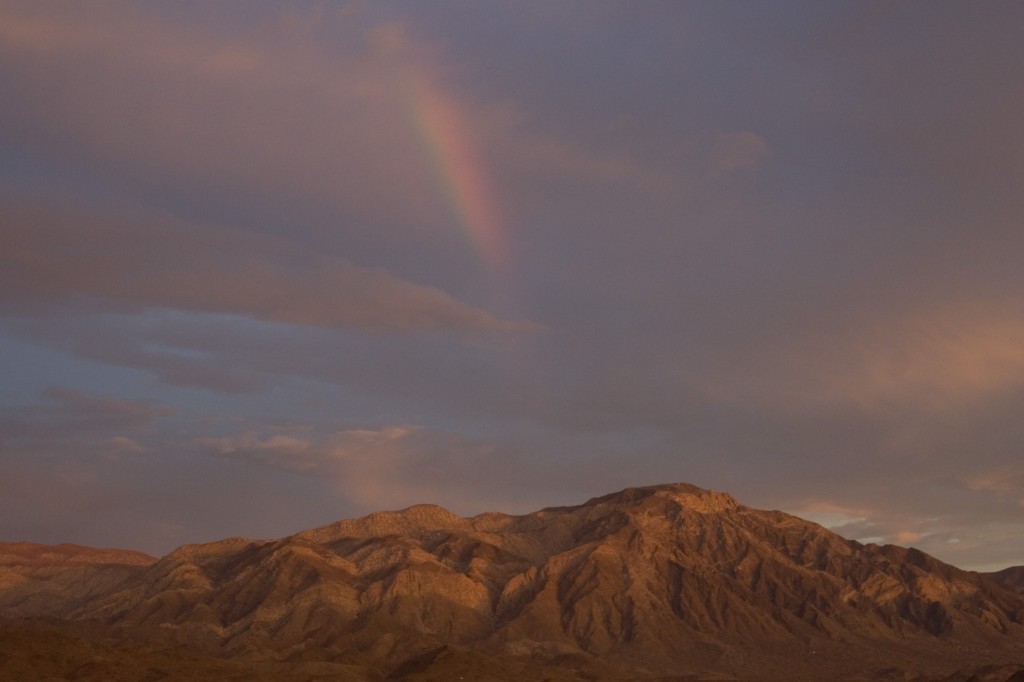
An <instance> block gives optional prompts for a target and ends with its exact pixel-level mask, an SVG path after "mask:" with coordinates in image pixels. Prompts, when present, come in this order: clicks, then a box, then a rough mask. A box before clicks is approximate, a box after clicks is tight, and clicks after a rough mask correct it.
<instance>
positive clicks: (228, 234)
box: [0, 201, 538, 337]
mask: <svg viewBox="0 0 1024 682" xmlns="http://www.w3.org/2000/svg"><path fill="white" fill-rule="evenodd" d="M0 220H2V222H3V223H4V225H5V230H4V232H3V234H2V235H0V246H2V249H0V302H2V303H3V304H6V306H7V307H8V309H9V310H12V311H14V312H17V313H21V314H29V315H32V314H40V313H43V314H45V313H46V312H48V311H50V312H54V311H65V310H67V309H72V310H74V309H77V308H80V307H84V308H86V309H88V308H89V307H90V306H95V307H96V308H97V309H98V310H100V311H115V312H133V311H137V310H139V309H146V308H170V309H176V310H186V311H195V312H208V313H209V312H215V313H229V314H238V315H248V316H251V317H254V318H256V319H261V320H271V321H277V322H286V323H290V324H297V325H312V326H318V327H326V328H355V329H359V330H362V331H369V332H453V333H456V334H460V335H462V336H464V337H469V336H474V335H480V334H486V333H500V334H508V333H522V332H529V331H535V330H536V329H537V328H538V326H537V325H535V324H533V323H530V322H525V321H505V320H500V319H498V318H495V317H494V316H492V315H490V314H488V313H486V312H484V311H482V310H479V309H476V308H472V307H470V306H467V305H465V304H462V303H460V302H458V301H456V300H455V299H453V298H452V297H450V296H448V295H447V294H445V293H443V292H441V291H439V290H437V289H434V288H431V287H426V286H421V285H417V284H413V283H411V282H407V281H404V280H401V279H398V278H396V277H393V276H392V275H390V274H388V273H387V272H386V271H384V270H381V269H375V268H365V267H360V266H357V265H353V264H351V263H349V262H346V261H344V260H342V259H340V258H336V257H330V256H323V255H319V254H317V253H316V252H314V251H312V250H311V249H308V248H304V247H301V246H298V245H297V244H295V243H292V242H289V241H287V240H284V239H280V238H275V237H271V236H265V235H259V234H254V233H250V232H245V231H242V230H238V229H233V228H227V227H219V226H211V225H195V224H191V223H187V222H185V221H182V220H178V219H176V218H174V217H172V216H168V215H165V214H157V213H155V212H152V211H147V210H143V209H141V208H138V207H132V206H118V207H104V208H102V209H99V210H97V209H95V208H93V207H88V208H87V207H84V206H81V205H78V206H68V205H63V206H53V205H49V204H47V203H43V202H34V203H29V202H11V201H8V202H3V203H0ZM71 245H73V246H71Z"/></svg>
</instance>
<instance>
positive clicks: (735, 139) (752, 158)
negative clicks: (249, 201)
mask: <svg viewBox="0 0 1024 682" xmlns="http://www.w3.org/2000/svg"><path fill="white" fill-rule="evenodd" d="M767 154H768V143H767V142H765V141H764V139H763V138H762V137H760V136H759V135H757V134H755V133H752V132H749V131H743V132H738V133H723V134H721V135H717V136H716V137H715V138H714V140H713V141H712V144H711V161H710V162H711V169H712V171H714V172H716V173H733V172H736V171H740V170H745V169H748V168H753V167H754V166H756V165H757V164H758V163H759V162H760V161H761V159H762V158H764V156H765V155H767Z"/></svg>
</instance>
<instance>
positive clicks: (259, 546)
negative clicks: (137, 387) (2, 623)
mask: <svg viewBox="0 0 1024 682" xmlns="http://www.w3.org/2000/svg"><path fill="white" fill-rule="evenodd" d="M0 547H2V546H0ZM8 547H9V546H8ZM9 553H10V552H9V551H8V553H7V554H5V553H3V552H0V568H2V570H4V571H5V573H3V574H2V575H10V574H11V571H15V569H12V568H10V566H8V565H7V564H10V563H12V562H7V564H5V563H3V558H4V557H6V556H8V554H9ZM143 556H144V555H139V556H135V557H132V560H133V561H134V562H135V563H131V562H130V561H127V560H123V561H120V562H119V561H118V559H117V558H116V556H114V557H113V558H112V560H111V561H110V562H109V563H102V564H92V565H76V566H74V567H69V568H64V569H62V570H58V569H53V571H52V572H51V573H49V574H47V575H46V576H45V577H43V578H39V579H33V580H31V581H30V580H16V581H11V580H8V581H7V582H5V583H0V616H3V617H5V618H9V619H10V618H22V619H24V618H28V617H34V618H40V617H47V618H58V619H60V621H59V622H58V623H57V624H56V625H53V627H58V628H65V630H67V628H72V630H68V631H69V632H72V634H71V635H68V634H67V633H66V632H65V630H61V632H62V633H63V634H61V635H60V636H62V637H72V639H73V641H79V640H78V639H74V638H82V637H85V638H87V639H88V638H90V637H92V638H95V637H97V636H99V635H96V634H95V633H102V636H103V637H105V638H107V639H105V640H104V641H105V642H107V643H108V644H107V645H109V646H117V647H122V650H123V648H124V647H129V648H130V650H131V651H132V652H134V653H132V656H134V657H135V658H137V657H138V656H145V655H152V656H158V655H159V652H161V651H164V650H165V649H166V648H167V647H171V646H184V647H185V648H186V649H187V650H188V651H191V652H193V655H194V656H196V657H199V658H197V661H198V662H197V663H196V665H197V666H202V665H207V663H204V662H203V661H207V660H221V659H224V658H225V657H227V658H228V659H230V660H231V661H234V663H232V665H237V666H243V667H244V666H249V667H248V668H246V672H245V674H246V675H253V674H257V672H258V671H256V672H254V671H255V670H256V668H259V669H260V670H268V671H269V670H272V671H273V672H272V674H273V675H274V676H276V677H274V679H291V678H289V677H288V675H292V674H295V675H297V677H295V679H311V678H312V675H313V673H312V672H310V671H311V670H314V669H315V670H317V671H319V672H317V673H316V674H317V675H324V676H333V677H325V678H324V679H351V680H383V679H394V680H406V679H407V680H418V679H424V680H425V679H434V678H435V677H439V676H440V677H443V676H451V675H455V676H456V677H457V676H458V675H459V674H461V675H463V676H465V677H466V679H473V678H474V676H476V678H478V679H479V678H480V676H481V675H482V676H484V677H487V678H488V679H510V680H511V679H538V680H541V679H595V678H596V679H609V680H612V679H623V680H625V679H664V678H667V677H668V676H676V677H675V679H680V678H679V676H682V675H689V676H691V678H692V679H701V678H707V679H711V678H714V679H730V678H731V679H779V680H782V679H822V678H824V677H831V678H834V679H876V678H878V677H879V676H883V677H889V678H892V679H896V678H899V679H950V680H952V679H968V677H969V674H968V673H967V672H963V671H964V670H965V669H966V668H970V667H972V666H973V667H976V668H977V667H979V666H989V669H988V670H989V672H990V673H991V674H992V675H995V677H992V678H991V679H1009V678H1010V676H1012V675H1014V674H1015V673H1016V672H1017V671H1018V670H1019V669H1024V666H1021V665H1019V664H1021V663H1022V662H1024V591H1021V590H1019V589H1016V588H1014V587H1013V586H1012V585H1001V584H999V583H997V582H996V581H993V580H991V579H989V578H988V577H985V576H981V575H979V574H977V573H972V572H966V571H962V570H959V569H957V568H954V567H952V566H949V565H947V564H944V563H942V562H940V561H938V560H936V559H934V558H932V557H930V556H928V555H926V554H924V553H923V552H920V551H918V550H915V549H907V548H903V547H897V546H892V545H887V546H877V545H861V544H860V543H857V542H854V541H850V540H846V539H844V538H842V537H840V536H838V535H836V534H834V533H831V532H829V531H828V530H826V529H824V528H822V527H821V526H819V525H817V524H814V523H811V522H809V521H805V520H803V519H800V518H797V517H795V516H791V515H789V514H785V513H783V512H779V511H763V510H756V509H751V508H749V507H746V506H743V505H741V504H739V503H738V502H737V501H736V500H735V499H733V498H732V497H731V496H730V495H728V494H726V493H722V492H714V491H709V490H704V489H701V488H698V487H696V486H693V485H689V484H684V483H680V484H668V485H658V486H649V487H638V488H627V489H625V490H622V491H619V492H616V493H612V494H609V495H603V496H600V497H595V498H593V499H590V500H588V501H587V502H585V503H583V504H580V505H577V506H570V507H557V508H547V509H542V510H539V511H537V512H534V513H531V514H526V515H521V516H511V515H506V514H500V513H493V512H492V513H485V514H481V515H479V516H475V517H471V518H463V517H459V516H457V515H455V514H452V513H451V512H449V511H448V510H445V509H443V508H442V507H438V506H435V505H417V506H414V507H410V508H408V509H405V510H401V511H391V512H378V513H375V514H371V515H369V516H365V517H362V518H359V519H352V520H344V521H339V522H337V523H334V524H330V525H328V526H323V527H321V528H315V529H311V530H307V531H303V532H300V533H297V534H295V535H293V536H290V537H287V538H282V539H279V540H270V541H257V540H246V539H242V538H232V539H228V540H223V541H220V542H215V543H209V544H203V545H187V546H184V547H181V548H179V549H177V550H175V551H174V552H171V553H170V554H168V555H167V556H165V557H163V558H161V559H159V560H158V561H156V560H152V558H147V559H148V560H147V559H144V558H142V557H143ZM12 565H13V564H12ZM15 572H16V571H15ZM19 623H20V625H18V627H21V628H22V630H19V632H21V633H22V636H27V635H24V632H25V631H26V630H25V628H27V627H28V626H27V625H26V622H25V621H19ZM34 623H35V624H34V625H32V628H37V629H38V627H39V626H38V622H36V621H34ZM8 627H12V626H11V625H10V624H9V625H8ZM29 630H31V628H29ZM32 631H35V630H32ZM111 638H112V639H111ZM89 641H93V639H89ZM110 642H113V644H110ZM69 646H70V645H69ZM139 652H143V653H139ZM147 652H148V653H147ZM0 654H2V652H0ZM203 657H208V658H203ZM0 660H3V656H2V655H0ZM209 665H213V664H212V663H210V664H209ZM253 666H255V667H256V668H254V667H253ZM260 666H262V667H260ZM979 669H980V668H979ZM958 670H959V671H961V672H960V673H958V672H957V671H958ZM0 671H2V668H0ZM302 671H305V672H302ZM481 671H487V672H486V674H484V673H483V672H481ZM992 671H994V672H992ZM1004 673H1005V676H1003V674H1004ZM107 674H108V675H109V674H111V671H109V670H108V671H107ZM239 674H242V673H239ZM260 674H262V673H260ZM268 674H270V673H268ZM958 674H959V675H962V676H963V675H967V677H961V678H958V677H956V676H957V675H958ZM970 674H974V673H970ZM986 674H989V673H986ZM302 675H307V677H302ZM1000 676H1003V677H1002V678H1001V677H1000ZM111 679H113V678H111ZM197 679H198V678H197Z"/></svg>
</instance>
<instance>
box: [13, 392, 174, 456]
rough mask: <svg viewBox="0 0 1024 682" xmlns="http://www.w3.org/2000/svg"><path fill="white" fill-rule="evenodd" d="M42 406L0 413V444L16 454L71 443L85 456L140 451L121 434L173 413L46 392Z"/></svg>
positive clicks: (146, 403)
mask: <svg viewBox="0 0 1024 682" xmlns="http://www.w3.org/2000/svg"><path fill="white" fill-rule="evenodd" d="M43 397H44V398H45V399H46V402H45V403H43V404H40V405H19V406H9V407H4V408H2V409H0V444H2V445H3V447H4V448H10V449H18V448H22V447H25V446H26V445H31V446H32V448H33V449H34V450H37V451H44V450H45V447H44V446H45V445H46V444H52V443H55V442H58V441H67V440H73V441H74V442H75V443H77V444H78V445H80V446H82V448H83V451H85V450H88V451H97V450H99V451H111V452H130V451H132V450H136V449H137V448H138V447H139V445H138V443H137V442H136V441H135V440H133V439H132V438H130V437H128V436H126V435H125V434H132V433H136V432H140V431H143V430H145V429H147V428H148V427H151V426H153V425H154V424H155V423H156V421H157V420H158V419H160V418H161V417H166V416H169V415H172V414H174V412H175V411H174V409H172V408H170V407H166V406H164V405H161V404H159V403H157V402H155V401H152V400H125V399H119V398H108V397H105V396H97V395H92V394H88V393H82V392H80V391H76V390H73V389H70V388H64V387H61V386H50V387H49V388H47V389H46V390H45V391H44V393H43ZM83 454H84V452H83Z"/></svg>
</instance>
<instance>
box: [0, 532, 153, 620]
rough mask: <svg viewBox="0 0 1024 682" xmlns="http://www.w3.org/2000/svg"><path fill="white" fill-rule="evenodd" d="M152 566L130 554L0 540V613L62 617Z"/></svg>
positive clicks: (141, 556) (140, 556)
mask: <svg viewBox="0 0 1024 682" xmlns="http://www.w3.org/2000/svg"><path fill="white" fill-rule="evenodd" d="M155 562H156V559H155V558H154V557H151V556H149V555H146V554H143V553H141V552H133V551H130V550H121V549H95V548H92V547H81V546H79V545H69V544H63V545H56V546H49V545H40V544H36V543H33V542H0V614H3V615H4V616H6V617H8V618H10V617H18V616H32V615H39V614H46V615H53V616H62V615H65V614H66V613H67V612H69V611H71V610H72V609H74V608H76V607H77V606H79V605H81V604H83V603H86V602H88V601H89V600H90V599H92V598H94V597H96V596H98V595H102V594H106V593H107V592H109V591H111V590H112V589H114V588H115V587H117V586H118V585H120V584H121V583H123V582H124V581H125V580H126V579H127V578H128V577H130V576H132V575H134V574H136V573H139V572H141V571H142V569H143V568H145V567H146V566H150V565H152V564H153V563H155Z"/></svg>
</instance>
